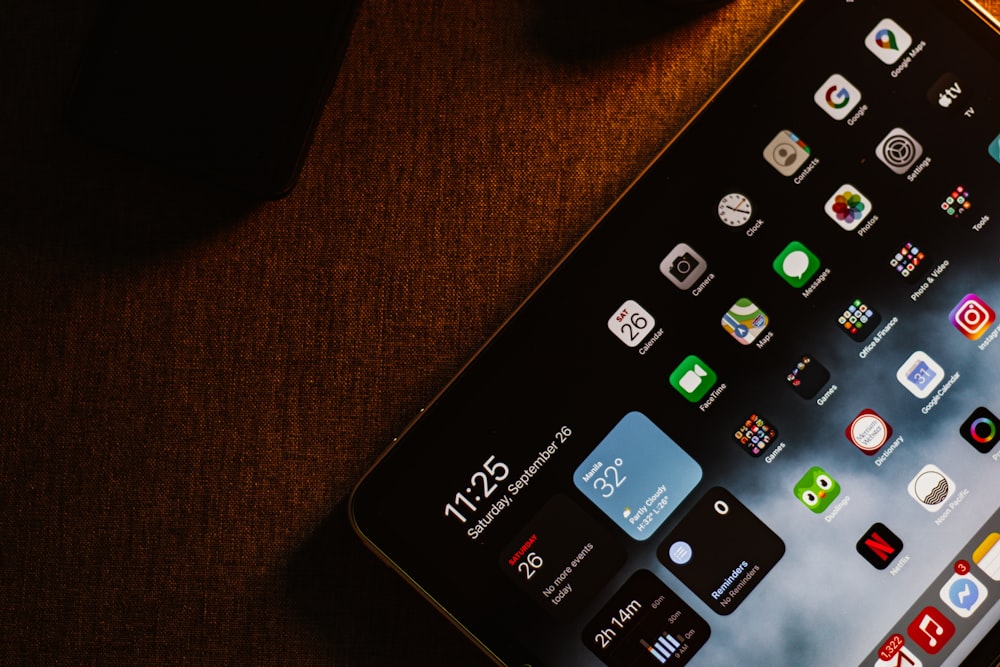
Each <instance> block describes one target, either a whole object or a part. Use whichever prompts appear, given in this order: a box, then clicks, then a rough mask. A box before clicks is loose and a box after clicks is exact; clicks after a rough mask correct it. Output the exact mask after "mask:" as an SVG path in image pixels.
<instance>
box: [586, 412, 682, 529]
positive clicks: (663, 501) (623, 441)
mask: <svg viewBox="0 0 1000 667" xmlns="http://www.w3.org/2000/svg"><path fill="white" fill-rule="evenodd" d="M573 481H574V483H575V484H576V488H578V489H580V492H581V493H583V495H585V496H587V498H589V499H590V501H591V502H593V503H594V504H595V505H597V506H598V507H599V508H600V509H601V511H602V512H604V513H605V514H607V515H608V517H609V518H610V519H611V520H612V521H614V522H615V523H616V524H618V526H619V527H620V528H621V529H622V530H624V531H625V532H626V533H627V534H628V535H629V537H631V538H633V539H635V540H640V541H641V540H646V539H649V538H650V537H651V536H652V535H653V533H654V532H656V529H657V528H659V527H660V525H661V524H662V523H663V522H664V521H665V520H666V518H667V517H668V516H670V514H671V513H672V512H673V511H674V510H676V509H677V507H678V505H680V503H681V502H682V501H683V500H684V498H685V497H687V495H688V494H689V493H691V491H692V490H693V489H694V487H695V486H697V484H698V482H700V481H701V466H699V465H698V463H697V462H695V460H694V459H693V458H691V457H690V456H688V454H687V452H685V451H684V450H683V449H681V448H680V446H678V444H677V443H676V442H674V441H673V440H671V439H670V437H669V436H667V434H666V433H664V432H663V431H661V430H660V429H659V428H658V427H657V426H656V425H655V424H653V422H651V421H650V420H649V418H648V417H646V416H645V415H644V414H642V413H641V412H630V413H628V414H627V415H625V417H624V418H623V419H622V420H621V421H620V422H618V424H617V425H616V426H615V427H614V428H613V429H611V432H610V433H608V435H607V436H605V438H604V440H602V441H601V443H600V444H599V445H597V447H596V448H595V449H594V451H592V452H591V453H590V455H589V456H588V457H587V458H586V459H585V460H584V461H583V463H581V464H580V466H579V467H578V468H577V469H576V472H574V473H573Z"/></svg>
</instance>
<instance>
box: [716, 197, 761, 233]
mask: <svg viewBox="0 0 1000 667" xmlns="http://www.w3.org/2000/svg"><path fill="white" fill-rule="evenodd" d="M752 214H753V207H752V206H751V204H750V200H749V199H747V197H746V195H742V194H740V193H739V192H731V193H729V194H728V195H726V196H725V197H723V198H722V199H720V200H719V219H720V220H722V222H723V223H725V224H727V225H729V226H730V227H741V226H743V225H745V224H746V223H747V222H748V221H749V220H750V216H751V215H752Z"/></svg>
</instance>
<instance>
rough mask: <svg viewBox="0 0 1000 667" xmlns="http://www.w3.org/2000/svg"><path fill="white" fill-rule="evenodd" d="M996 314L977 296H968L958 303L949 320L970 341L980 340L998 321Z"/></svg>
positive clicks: (949, 315)
mask: <svg viewBox="0 0 1000 667" xmlns="http://www.w3.org/2000/svg"><path fill="white" fill-rule="evenodd" d="M996 318H997V316H996V313H994V312H993V309H992V308H990V307H989V306H988V305H986V302H985V301H983V300H982V299H980V298H979V297H978V296H976V295H975V294H966V295H965V296H963V297H962V300H961V301H959V302H958V305H956V306H955V307H954V308H952V309H951V313H949V314H948V319H949V320H951V323H952V325H954V327H955V328H956V329H958V330H959V331H961V332H962V334H963V335H964V336H965V337H966V338H968V339H969V340H978V339H979V338H981V337H982V335H983V334H984V333H986V330H987V329H989V328H990V325H992V324H993V322H994V321H996Z"/></svg>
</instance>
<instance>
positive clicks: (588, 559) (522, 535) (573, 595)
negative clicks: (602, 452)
mask: <svg viewBox="0 0 1000 667" xmlns="http://www.w3.org/2000/svg"><path fill="white" fill-rule="evenodd" d="M625 558H626V555H625V549H624V547H622V545H621V544H619V543H618V540H617V538H615V537H614V536H613V535H612V534H611V532H610V531H608V530H607V529H606V528H604V527H602V526H601V525H599V524H598V523H597V521H595V520H594V519H593V518H591V517H590V516H588V515H587V514H586V513H585V512H584V511H583V510H582V509H581V508H580V506H579V505H577V504H576V503H574V502H573V501H572V500H570V499H569V498H568V497H566V496H564V495H561V494H560V495H556V496H553V497H552V499H551V500H549V502H547V503H545V505H544V506H543V507H542V509H541V510H539V512H538V513H537V514H536V515H535V516H533V517H532V518H531V519H530V520H529V521H528V522H527V523H526V524H525V526H524V528H522V529H521V531H520V532H519V533H518V534H517V536H516V537H514V539H513V540H511V542H510V543H509V544H508V545H507V546H505V547H504V548H503V549H501V550H500V557H499V565H500V569H501V570H502V571H503V573H504V574H506V575H507V576H508V577H510V578H511V579H512V580H513V581H514V583H516V584H517V585H518V587H519V588H521V590H523V591H524V592H525V593H527V594H528V595H529V596H531V598H533V599H534V600H535V601H536V602H537V603H538V604H540V605H541V606H542V607H543V608H545V609H546V610H547V611H549V612H550V613H552V614H553V615H555V616H557V617H559V618H568V617H572V616H573V615H575V614H577V613H579V612H580V611H581V610H582V609H583V607H585V606H586V605H587V604H588V603H590V601H591V600H593V599H594V597H595V596H596V595H597V594H598V593H599V592H600V591H601V589H602V588H604V586H605V584H607V583H608V581H610V580H611V577H613V576H615V573H617V572H618V570H620V569H621V567H622V565H624V564H625Z"/></svg>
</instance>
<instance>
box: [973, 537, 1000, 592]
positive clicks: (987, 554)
mask: <svg viewBox="0 0 1000 667" xmlns="http://www.w3.org/2000/svg"><path fill="white" fill-rule="evenodd" d="M972 562H973V563H975V564H976V565H978V566H979V569H980V570H982V571H983V572H985V573H986V576H988V577H989V578H990V579H992V580H993V581H1000V533H990V534H989V535H987V536H986V539H985V540H983V541H982V542H980V543H979V546H978V547H976V550H975V551H974V552H972Z"/></svg>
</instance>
